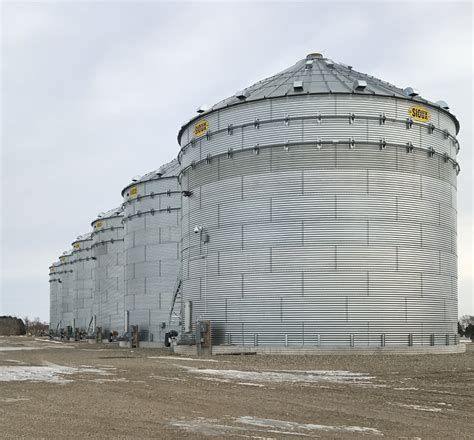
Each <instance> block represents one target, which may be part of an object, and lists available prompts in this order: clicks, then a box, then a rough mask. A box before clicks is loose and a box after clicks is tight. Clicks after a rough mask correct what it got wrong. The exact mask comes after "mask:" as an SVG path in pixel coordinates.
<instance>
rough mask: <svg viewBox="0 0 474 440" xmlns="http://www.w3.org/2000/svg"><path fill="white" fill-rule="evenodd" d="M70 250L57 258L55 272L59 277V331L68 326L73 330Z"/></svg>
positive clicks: (72, 274) (72, 270)
mask: <svg viewBox="0 0 474 440" xmlns="http://www.w3.org/2000/svg"><path fill="white" fill-rule="evenodd" d="M72 252H73V251H72V249H71V250H68V251H65V252H64V253H63V254H62V255H61V256H60V257H59V263H60V264H59V266H58V270H57V272H56V274H57V275H59V281H58V284H59V292H58V295H59V300H58V304H59V310H60V313H59V316H60V329H66V328H67V327H68V326H70V327H73V328H74V283H73V279H74V257H73V255H72Z"/></svg>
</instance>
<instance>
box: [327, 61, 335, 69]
mask: <svg viewBox="0 0 474 440" xmlns="http://www.w3.org/2000/svg"><path fill="white" fill-rule="evenodd" d="M325 63H326V66H328V67H329V68H330V69H332V68H333V67H334V61H331V60H326V61H325Z"/></svg>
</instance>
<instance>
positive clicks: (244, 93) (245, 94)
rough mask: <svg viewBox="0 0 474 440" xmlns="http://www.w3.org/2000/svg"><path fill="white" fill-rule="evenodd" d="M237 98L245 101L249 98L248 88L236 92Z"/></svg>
mask: <svg viewBox="0 0 474 440" xmlns="http://www.w3.org/2000/svg"><path fill="white" fill-rule="evenodd" d="M234 96H235V97H236V98H237V99H240V100H241V101H244V100H245V99H247V98H248V96H249V93H248V92H247V90H239V91H238V92H235V95H234Z"/></svg>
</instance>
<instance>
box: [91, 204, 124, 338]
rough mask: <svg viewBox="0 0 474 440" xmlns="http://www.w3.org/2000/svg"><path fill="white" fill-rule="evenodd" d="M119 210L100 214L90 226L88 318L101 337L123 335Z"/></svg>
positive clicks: (121, 217)
mask: <svg viewBox="0 0 474 440" xmlns="http://www.w3.org/2000/svg"><path fill="white" fill-rule="evenodd" d="M122 220H123V214H122V207H118V208H116V209H112V210H110V211H107V212H103V213H101V214H99V215H98V216H97V218H96V219H95V220H94V221H93V222H92V228H93V232H92V257H93V258H94V267H93V270H92V279H93V286H94V301H93V307H92V314H93V316H95V319H96V326H98V327H101V328H102V332H103V333H104V334H106V335H107V334H108V333H111V332H117V333H118V334H119V335H120V334H122V333H123V332H124V308H123V304H124V281H123V280H124V279H123V273H124V253H123V234H124V227H123V223H122Z"/></svg>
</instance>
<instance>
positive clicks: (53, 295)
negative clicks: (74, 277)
mask: <svg viewBox="0 0 474 440" xmlns="http://www.w3.org/2000/svg"><path fill="white" fill-rule="evenodd" d="M60 265H61V263H60V262H59V261H55V262H54V263H52V264H51V266H50V267H49V330H50V333H52V334H54V335H57V334H58V333H59V330H60V328H59V322H60V321H61V304H60V302H59V301H60V299H61V297H60V294H59V293H60V283H59V281H60V280H61V278H60V274H59V273H58V272H59V271H60Z"/></svg>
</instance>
